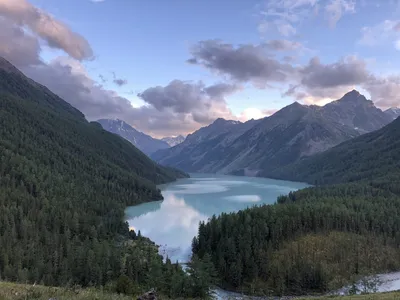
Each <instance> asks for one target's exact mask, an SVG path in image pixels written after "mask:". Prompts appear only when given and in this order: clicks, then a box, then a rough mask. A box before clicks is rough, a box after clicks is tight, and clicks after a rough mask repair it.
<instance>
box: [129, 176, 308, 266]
mask: <svg viewBox="0 0 400 300" xmlns="http://www.w3.org/2000/svg"><path fill="white" fill-rule="evenodd" d="M307 186H308V185H307V184H303V183H298V182H289V181H281V180H273V179H266V178H254V177H253V178H251V177H247V178H246V177H237V176H226V175H216V174H190V178H185V179H178V180H177V181H175V182H173V183H168V184H164V185H161V186H159V187H160V189H161V192H162V195H163V197H164V200H162V201H156V202H151V203H143V204H140V205H136V206H132V207H128V208H127V209H126V210H125V218H126V220H127V221H128V222H129V226H130V228H134V229H135V231H138V230H140V231H141V234H143V235H144V236H146V237H149V238H150V239H151V240H152V241H154V242H155V243H156V244H157V245H159V246H160V253H161V254H163V256H164V257H168V258H169V259H171V261H173V262H175V261H179V262H181V263H186V262H188V261H190V257H191V254H192V253H191V244H192V239H193V238H194V237H195V236H196V235H197V230H198V225H199V222H200V221H207V220H208V219H209V218H211V217H213V216H214V215H216V216H219V215H221V214H226V213H231V212H237V211H239V210H241V209H245V208H247V207H252V206H254V205H262V204H273V203H275V201H276V199H277V197H278V196H281V195H285V194H288V193H289V192H290V191H296V190H298V189H301V188H304V187H307Z"/></svg>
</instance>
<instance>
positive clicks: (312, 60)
mask: <svg viewBox="0 0 400 300" xmlns="http://www.w3.org/2000/svg"><path fill="white" fill-rule="evenodd" d="M0 28H1V30H0V56H3V57H4V58H6V59H8V60H9V61H11V62H12V63H13V64H14V65H16V66H17V67H18V68H19V69H20V70H22V71H23V72H24V73H25V74H26V75H27V76H29V77H31V78H32V79H34V80H36V81H38V82H40V83H42V84H44V85H46V86H47V87H49V88H50V89H51V90H52V91H53V92H55V93H56V94H58V95H59V96H61V97H62V98H63V99H64V100H66V101H68V102H70V103H71V104H72V105H74V106H75V107H77V108H78V109H79V110H81V111H82V112H83V113H84V114H85V116H86V118H87V119H88V120H97V119H100V118H119V119H122V120H124V121H126V122H127V123H129V124H131V125H132V126H134V127H135V128H136V129H138V130H140V131H142V132H145V133H147V134H150V135H152V136H154V137H159V138H160V137H164V136H176V135H179V134H183V135H186V134H188V133H190V132H193V131H194V130H197V129H198V128H200V127H202V126H206V125H208V124H210V123H212V122H213V121H214V120H215V119H216V118H219V117H222V118H225V119H235V120H240V121H246V120H248V119H251V118H261V117H264V116H268V115H270V114H272V113H274V112H275V111H277V110H279V109H280V108H282V107H284V106H286V105H289V104H290V103H292V102H293V101H298V102H299V103H302V104H306V105H310V104H316V105H323V104H325V103H328V102H330V101H333V100H336V99H339V98H340V97H342V96H343V95H344V94H345V93H346V92H348V91H350V90H351V89H358V90H359V91H360V92H362V93H363V94H364V95H365V96H366V97H367V98H369V99H371V100H372V101H374V103H375V105H376V106H378V107H380V108H381V109H387V108H389V107H398V106H400V73H399V72H400V71H399V68H398V66H399V65H400V56H399V54H400V0H379V1H377V0H229V1H228V0H220V1H211V0H201V1H200V0H199V1H188V0H170V1H165V0H153V1H145V0H103V1H100V0H29V1H28V0H0Z"/></svg>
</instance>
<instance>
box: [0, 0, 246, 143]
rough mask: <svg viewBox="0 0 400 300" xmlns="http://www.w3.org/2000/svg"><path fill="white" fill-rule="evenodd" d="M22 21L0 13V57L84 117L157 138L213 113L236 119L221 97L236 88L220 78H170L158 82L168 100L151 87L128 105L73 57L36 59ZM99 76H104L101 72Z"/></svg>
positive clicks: (33, 39)
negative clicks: (117, 122)
mask: <svg viewBox="0 0 400 300" xmlns="http://www.w3.org/2000/svg"><path fill="white" fill-rule="evenodd" d="M0 1H1V0H0ZM23 24H24V23H17V22H15V24H12V23H11V22H10V20H6V19H4V18H0V28H1V30H0V56H2V57H4V58H6V59H8V60H10V61H11V62H12V63H13V64H15V65H16V66H17V67H18V68H20V69H21V71H22V72H24V73H25V74H26V75H27V76H29V77H30V78H32V79H33V80H35V81H37V82H39V83H41V84H43V85H45V86H47V87H48V88H49V89H50V90H51V91H53V92H54V93H56V94H57V95H59V96H60V97H61V98H63V99H64V100H66V101H67V102H69V103H71V104H72V105H73V106H74V107H76V108H78V109H79V110H80V111H82V112H83V113H84V114H85V116H86V118H87V119H88V120H96V119H99V118H119V119H122V120H125V121H126V122H128V123H129V124H131V125H133V126H134V127H135V128H137V129H139V130H141V131H144V132H146V133H149V134H152V135H154V136H156V137H162V136H170V135H177V134H187V133H190V132H192V131H194V130H196V129H198V128H199V127H200V126H205V125H208V124H209V123H210V122H212V121H213V120H215V119H216V118H218V117H224V118H229V119H235V118H236V117H235V116H233V115H232V113H231V111H230V110H229V109H228V108H227V104H226V101H225V99H224V96H226V95H229V94H231V93H234V92H235V91H236V90H238V89H239V88H240V87H239V86H236V85H233V84H225V83H221V84H216V85H211V86H205V85H204V84H202V83H187V82H183V81H177V80H174V81H172V83H171V84H169V85H167V86H165V87H161V91H162V92H163V93H164V96H168V97H170V98H171V100H170V101H172V104H171V103H167V105H163V103H158V102H157V98H154V95H156V96H160V97H161V96H162V95H163V93H160V94H157V93H156V94H151V93H149V91H152V90H153V89H154V88H149V89H147V90H145V91H144V92H142V94H143V95H144V96H143V97H144V99H146V101H147V103H146V104H145V105H142V106H140V107H133V106H132V104H131V102H130V101H129V100H128V99H126V98H124V97H121V96H119V95H118V94H117V93H116V92H115V91H112V90H108V89H106V88H104V87H103V86H102V85H100V84H98V83H97V82H96V81H95V80H93V79H92V78H91V77H90V76H89V74H88V72H87V71H86V69H85V66H84V65H83V64H82V63H81V62H80V61H79V60H76V59H74V58H73V57H69V56H62V57H57V58H56V59H53V60H52V61H51V62H49V63H45V62H43V61H41V60H40V52H41V48H40V43H39V37H38V36H37V35H36V36H35V35H34V34H35V32H31V33H28V32H27V31H25V30H24V29H23V28H22V27H21V26H23ZM99 79H100V80H101V81H104V80H107V79H106V78H105V77H103V76H102V75H100V76H99ZM179 82H180V84H179ZM100 83H104V82H100ZM176 83H178V84H176ZM185 87H186V89H185ZM155 90H158V88H155ZM180 93H183V94H180ZM185 93H186V94H185ZM196 93H197V94H196ZM185 97H191V98H185ZM185 101H186V102H187V103H185ZM188 101H189V102H190V101H192V102H193V103H189V102H188ZM196 101H197V102H196ZM185 105H186V109H185ZM191 108H193V110H191Z"/></svg>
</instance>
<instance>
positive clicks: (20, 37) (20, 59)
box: [0, 18, 41, 68]
mask: <svg viewBox="0 0 400 300" xmlns="http://www.w3.org/2000/svg"><path fill="white" fill-rule="evenodd" d="M0 28H1V30H0V54H1V55H2V56H3V57H4V58H5V59H7V60H8V61H10V62H11V63H13V64H14V65H15V66H17V67H19V68H20V67H24V66H28V65H37V64H40V63H41V60H40V57H39V52H40V45H39V41H38V40H37V39H36V38H35V37H33V36H31V35H29V34H27V33H26V32H25V31H24V30H23V29H22V28H20V27H18V26H14V25H13V24H10V23H9V22H8V21H7V20H5V19H2V18H0Z"/></svg>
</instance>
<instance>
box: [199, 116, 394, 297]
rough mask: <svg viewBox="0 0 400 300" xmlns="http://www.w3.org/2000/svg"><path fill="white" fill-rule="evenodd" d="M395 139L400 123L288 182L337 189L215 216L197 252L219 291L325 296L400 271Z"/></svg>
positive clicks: (202, 230) (306, 165)
mask: <svg viewBox="0 0 400 300" xmlns="http://www.w3.org/2000/svg"><path fill="white" fill-rule="evenodd" d="M399 132H400V119H398V120H396V121H394V122H393V123H391V124H389V125H388V126H386V127H385V128H383V129H381V130H379V131H377V132H375V133H371V134H367V135H364V136H361V137H358V138H356V139H354V140H352V141H349V142H346V143H343V144H342V145H339V146H337V147H336V148H333V149H332V150H328V151H327V152H325V153H322V154H320V155H317V156H315V157H311V158H310V159H309V160H307V161H305V162H303V165H302V164H299V166H302V168H301V169H300V168H299V169H294V170H300V171H302V172H303V173H299V174H296V173H295V171H293V172H292V173H290V174H295V175H293V177H291V178H294V179H297V180H301V179H302V178H303V179H304V181H307V180H309V181H310V182H313V180H310V178H315V179H317V183H337V182H341V183H340V184H335V185H326V186H318V187H312V188H306V189H304V190H300V191H297V192H292V193H290V194H289V195H287V196H281V197H279V198H278V203H277V204H275V205H265V206H261V207H257V208H251V209H247V210H244V211H240V212H238V213H232V214H223V215H222V216H220V217H218V218H215V217H214V218H212V219H211V220H210V222H209V223H207V224H204V223H202V224H200V227H199V233H198V236H197V237H196V238H195V239H194V240H193V251H194V253H196V254H197V255H199V257H202V256H203V255H206V254H210V255H211V256H212V260H213V262H214V264H215V266H216V269H217V271H218V274H219V276H220V277H221V284H222V286H224V287H226V288H229V289H233V290H238V291H246V292H248V293H252V294H260V295H296V294H297V295H299V294H305V293H323V292H326V291H328V290H332V289H336V288H340V287H342V286H344V285H345V284H349V283H351V282H352V281H354V280H357V279H359V278H360V277H362V276H364V275H369V274H376V273H381V272H390V271H395V270H399V269H400V263H399V262H400V250H399V249H400V248H399V246H400V233H399V232H400V218H399V215H400V184H399V175H400V173H399V170H400V168H399V153H400V143H399ZM282 174H283V173H282ZM301 174H305V175H304V177H303V175H301ZM283 178H286V177H283Z"/></svg>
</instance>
